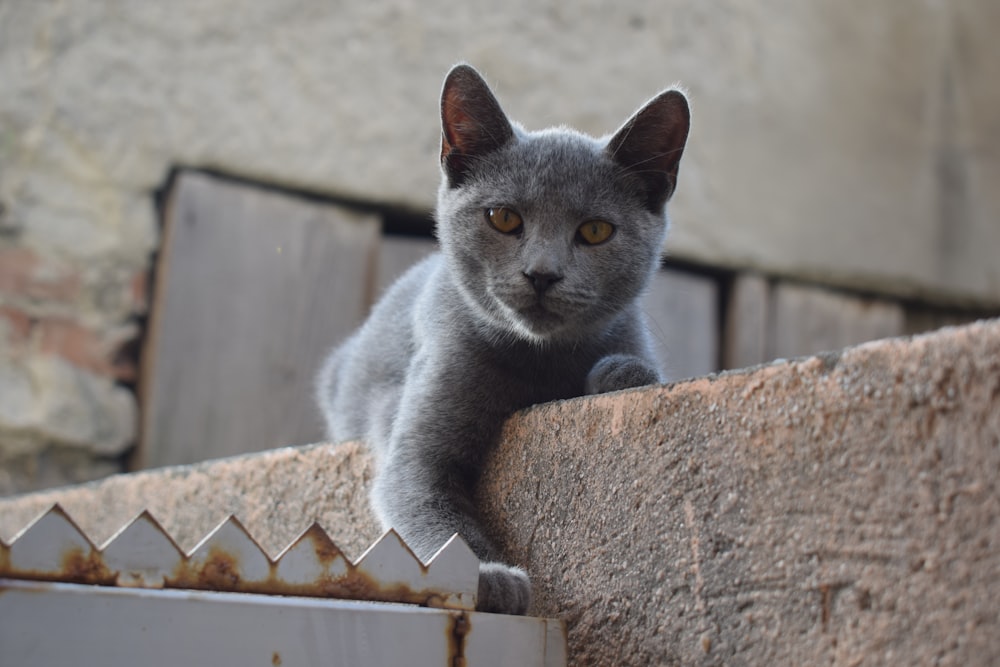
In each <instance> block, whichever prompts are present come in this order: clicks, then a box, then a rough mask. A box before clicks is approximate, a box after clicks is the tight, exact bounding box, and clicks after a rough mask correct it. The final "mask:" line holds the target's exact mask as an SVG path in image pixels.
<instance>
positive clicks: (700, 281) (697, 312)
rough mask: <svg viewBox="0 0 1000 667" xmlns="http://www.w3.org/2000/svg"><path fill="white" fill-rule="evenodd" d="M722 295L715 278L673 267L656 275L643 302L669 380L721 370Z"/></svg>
mask: <svg viewBox="0 0 1000 667" xmlns="http://www.w3.org/2000/svg"><path fill="white" fill-rule="evenodd" d="M718 299H719V289H718V285H716V282H715V281H714V280H713V279H711V278H706V277H703V276H699V275H695V274H693V273H688V272H684V271H677V270H673V269H663V270H661V271H659V272H657V274H656V276H654V278H653V283H652V285H651V287H650V290H649V292H648V293H647V294H646V296H645V297H643V302H642V306H643V309H644V310H645V312H646V315H647V316H648V319H649V325H650V332H651V334H652V337H653V340H654V342H655V344H656V348H657V353H658V354H659V356H660V360H661V363H662V364H663V370H664V372H665V373H666V376H667V378H668V379H669V380H680V379H683V378H690V377H698V376H701V375H706V374H708V373H713V372H715V371H717V370H719V359H718V346H719V321H718V320H719V316H718Z"/></svg>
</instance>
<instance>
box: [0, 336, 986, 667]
mask: <svg viewBox="0 0 1000 667" xmlns="http://www.w3.org/2000/svg"><path fill="white" fill-rule="evenodd" d="M998 471H1000V321H991V322H987V323H982V324H976V325H971V326H967V327H963V328H956V329H946V330H942V331H941V332H938V333H935V334H932V335H926V336H920V337H916V338H914V339H896V340H889V341H880V342H876V343H871V344H866V345H863V346H860V347H857V348H853V349H849V350H846V351H844V352H843V353H841V354H831V355H826V356H823V357H811V358H803V359H799V360H796V361H791V362H781V363H776V364H772V365H768V366H762V367H758V368H755V369H750V370H747V371H742V372H738V373H726V374H723V375H720V376H712V377H708V378H703V379H698V380H694V381H691V382H685V383H681V384H677V385H667V386H663V387H650V388H646V389H641V390H636V391H630V392H622V393H617V394H609V395H604V396H598V397H593V398H585V399H578V400H572V401H565V402H561V403H553V404H548V405H542V406H537V407H535V408H531V409H529V410H527V411H525V412H522V413H520V414H518V415H515V416H514V417H513V418H512V419H511V420H510V421H509V422H508V424H507V427H506V430H505V432H504V437H503V440H502V442H501V444H500V446H499V448H498V450H497V451H496V453H495V456H494V458H493V460H492V462H491V467H490V468H489V470H488V471H487V473H486V475H485V478H484V482H483V485H482V489H481V494H480V495H481V499H480V505H481V508H482V509H483V511H484V513H485V515H486V516H487V518H488V521H489V522H490V524H491V526H492V527H493V529H494V530H495V531H496V533H497V534H498V535H501V536H502V537H503V539H504V541H505V543H506V544H507V545H508V550H509V554H510V557H511V558H512V559H513V560H515V561H517V562H520V563H522V564H524V565H525V566H526V567H527V568H528V569H529V571H530V572H531V574H532V577H533V579H534V582H535V586H536V601H535V604H534V611H535V612H537V613H538V614H541V615H546V616H557V617H561V618H564V619H566V620H567V621H568V624H569V628H570V631H569V642H570V651H571V662H570V664H578V665H623V664H631V665H644V666H645V665H651V664H676V663H683V664H837V665H857V664H868V663H871V664H932V663H933V664H956V665H957V664H961V665H986V664H991V662H992V661H993V659H994V658H995V656H996V655H998V654H1000V620H998V618H997V613H996V600H997V599H998V597H1000V583H998V582H1000V549H998V544H1000V489H998V488H997V483H998V482H997V480H998V475H997V472H998ZM370 477H371V462H370V459H369V457H368V456H367V455H366V454H365V453H364V452H363V450H361V449H359V448H358V447H357V446H356V445H353V444H348V445H343V446H340V447H333V448H331V447H326V446H316V447H308V448H301V449H283V450H275V451H273V452H267V453H264V454H260V455H255V456H248V457H243V458H236V459H227V460H222V461H218V462H212V463H208V464H201V465H198V466H191V467H184V468H174V469H165V470H163V471H153V472H147V473H137V474H134V475H129V476H120V477H115V478H110V479H108V480H106V481H103V482H99V483H95V484H91V485H89V486H84V487H79V488H75V489H68V490H61V491H52V492H45V493H39V494H34V495H29V496H23V497H18V498H11V499H0V539H5V540H9V539H10V537H11V536H12V535H13V533H14V532H15V531H16V530H18V529H19V528H20V527H22V526H23V525H25V524H26V523H27V522H28V521H29V520H30V519H31V518H32V517H33V516H35V515H36V514H38V513H40V512H42V511H44V510H45V509H46V508H47V507H48V506H49V504H50V503H52V502H54V501H56V500H58V501H59V502H62V503H64V505H65V507H66V508H67V509H68V510H69V512H70V513H71V514H72V515H73V516H74V517H77V518H78V520H79V523H80V525H81V526H82V528H83V529H84V530H85V531H86V532H88V533H89V534H91V535H92V536H93V537H94V538H95V539H96V540H98V541H103V540H105V539H107V538H109V537H110V536H111V535H112V534H113V532H114V530H115V529H116V528H118V527H120V526H121V525H122V524H123V523H125V522H126V521H128V520H129V519H130V518H131V517H132V516H134V515H135V514H136V513H137V512H138V511H139V510H141V509H142V508H143V507H150V508H151V509H152V510H153V512H154V514H155V515H156V516H157V517H158V518H159V519H161V520H162V522H163V524H164V526H165V527H166V528H167V530H168V531H169V532H171V533H173V534H176V535H177V536H178V538H179V541H180V543H181V546H182V547H184V548H191V547H192V546H194V543H195V542H196V541H197V539H198V538H199V537H200V536H202V535H204V534H205V533H206V532H207V531H208V530H210V529H211V528H212V527H214V525H215V524H216V523H218V522H219V521H221V520H222V519H223V518H224V516H225V515H226V514H227V513H229V512H235V513H237V514H238V516H239V517H240V519H241V520H243V522H244V524H245V525H246V526H247V527H248V529H249V530H250V532H251V533H252V534H254V535H255V536H257V537H258V538H259V539H260V541H261V543H262V545H263V546H264V548H265V549H266V550H267V551H269V552H270V553H271V554H275V553H276V552H278V551H279V550H280V549H281V548H282V547H284V546H285V545H286V544H287V543H288V541H289V540H291V539H292V538H293V537H294V536H295V535H296V534H297V533H298V532H299V531H301V530H302V529H304V528H305V527H306V526H308V524H309V523H310V522H311V521H312V519H313V518H317V519H319V520H320V522H321V523H322V524H323V525H324V526H325V527H327V528H328V529H329V530H330V532H331V534H332V535H333V536H334V538H335V539H336V540H337V542H338V543H340V544H343V545H345V546H346V547H348V549H354V553H353V554H352V555H353V556H357V555H358V552H359V550H360V549H361V548H363V547H364V546H365V544H366V543H367V542H370V540H371V539H372V538H373V537H374V536H375V534H376V529H375V526H374V524H373V522H372V519H371V516H370V514H369V513H368V511H367V508H366V507H365V505H364V502H363V497H364V496H363V493H364V487H365V486H366V485H367V484H368V483H369V481H370Z"/></svg>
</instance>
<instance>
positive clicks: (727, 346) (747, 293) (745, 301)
mask: <svg viewBox="0 0 1000 667" xmlns="http://www.w3.org/2000/svg"><path fill="white" fill-rule="evenodd" d="M770 308H771V288H770V285H769V284H768V281H767V279H766V278H765V277H763V276H761V275H760V274H756V273H741V274H739V275H737V276H736V278H735V279H734V280H733V285H732V290H731V292H730V295H729V302H728V303H727V304H726V325H725V333H724V337H725V338H724V343H723V351H722V354H723V360H722V367H723V368H746V367H747V366H755V365H757V364H762V363H764V362H765V361H767V352H768V343H767V336H768V319H769V317H770Z"/></svg>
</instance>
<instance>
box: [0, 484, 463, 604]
mask: <svg viewBox="0 0 1000 667" xmlns="http://www.w3.org/2000/svg"><path fill="white" fill-rule="evenodd" d="M0 577H6V578H10V579H33V580H42V581H65V582H73V583H82V584H94V585H100V586H123V587H138V588H185V589H198V590H212V591H229V592H242V593H263V594H271V595H297V596H306V597H331V598H340V599H348V600H371V601H380V602H405V603H410V604H418V605H423V606H429V607H439V608H445V609H466V610H471V609H475V606H476V596H477V593H478V586H479V560H478V559H477V558H476V556H475V554H473V553H472V550H471V549H470V548H469V546H468V545H467V544H466V543H465V541H464V540H462V539H461V538H460V537H459V536H458V535H454V536H452V538H451V539H450V540H448V542H447V543H446V544H445V545H443V546H442V547H441V549H440V550H438V552H437V553H436V554H434V556H433V557H432V558H431V559H430V560H429V561H428V562H427V563H423V562H421V560H420V559H419V558H417V557H416V555H414V553H413V551H412V550H411V549H410V548H409V547H408V546H407V545H406V543H405V542H404V541H403V540H402V538H401V537H400V536H399V535H398V534H397V533H396V532H395V531H394V530H389V531H387V532H386V533H385V534H383V535H382V537H380V538H379V539H378V540H377V541H376V542H375V544H373V545H372V546H371V547H369V548H368V550H367V551H365V553H364V554H362V556H361V557H360V558H358V560H357V561H356V562H352V561H351V560H349V559H348V558H346V557H345V556H344V554H343V552H342V551H341V550H340V548H339V547H338V546H337V545H336V544H335V543H334V542H333V540H332V539H331V538H330V536H329V535H328V534H327V533H326V531H324V530H323V528H322V527H321V526H320V525H319V524H318V523H315V522H314V523H313V524H312V525H310V526H309V527H308V528H306V529H305V530H304V531H303V532H302V533H301V534H299V536H298V537H297V538H295V539H294V540H293V541H292V543H291V544H289V545H288V546H287V547H286V548H285V549H283V550H282V551H281V552H280V553H279V555H278V556H276V557H275V558H273V559H272V558H270V557H269V556H268V555H267V554H266V553H265V552H264V550H263V549H262V548H261V547H260V545H259V544H258V543H257V541H256V540H255V539H254V538H253V537H252V536H251V535H250V533H249V532H248V531H247V529H246V528H245V527H244V526H243V524H241V523H240V521H239V520H238V519H237V518H236V517H235V516H232V515H230V516H229V517H228V518H226V519H225V520H224V521H223V522H222V523H220V524H219V525H218V526H216V527H215V529H213V530H212V531H211V532H210V533H209V534H208V535H206V536H205V537H204V538H203V539H202V540H201V542H199V543H198V544H197V545H196V546H195V547H194V548H193V549H192V550H191V551H190V553H184V551H183V550H182V549H181V548H180V547H178V546H177V542H176V541H175V540H174V539H173V538H172V537H171V536H170V535H169V534H168V533H167V532H166V531H165V530H164V529H163V526H162V525H161V524H160V523H159V522H158V521H157V520H156V519H155V518H154V517H153V515H152V514H150V513H149V512H148V511H146V510H144V511H142V512H141V513H140V514H139V515H138V516H136V517H135V518H134V519H132V521H130V522H128V523H127V524H126V525H124V526H123V527H122V528H121V529H120V530H118V531H117V532H116V533H115V534H114V535H113V536H112V537H111V538H110V539H108V541H107V542H105V543H104V544H102V545H100V546H98V545H96V544H95V543H94V542H93V540H91V539H90V537H88V536H87V535H86V534H85V533H84V532H83V531H82V530H81V529H80V527H79V526H78V525H77V523H76V522H75V521H74V520H73V519H72V517H71V516H70V515H69V514H68V513H67V512H66V511H65V510H64V509H63V508H62V507H61V506H60V505H59V504H58V503H57V504H55V505H53V506H52V507H51V508H49V509H48V510H47V511H46V512H44V513H43V514H41V515H40V516H38V517H37V518H36V519H35V520H34V521H32V522H30V523H29V524H28V525H27V526H25V527H24V528H23V529H21V531H20V532H18V533H17V534H16V535H15V536H14V537H13V538H12V539H11V542H10V543H9V544H7V543H5V542H4V541H3V540H0Z"/></svg>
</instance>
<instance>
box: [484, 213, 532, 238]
mask: <svg viewBox="0 0 1000 667" xmlns="http://www.w3.org/2000/svg"><path fill="white" fill-rule="evenodd" d="M486 221H487V222H489V223H490V224H491V225H493V228H494V229H496V230H497V231H498V232H502V233H504V234H514V233H516V232H518V231H520V229H521V225H522V224H524V223H523V222H522V221H521V216H520V215H518V213H517V211H514V210H513V209H509V208H507V207H506V206H498V207H497V208H488V209H486Z"/></svg>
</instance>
